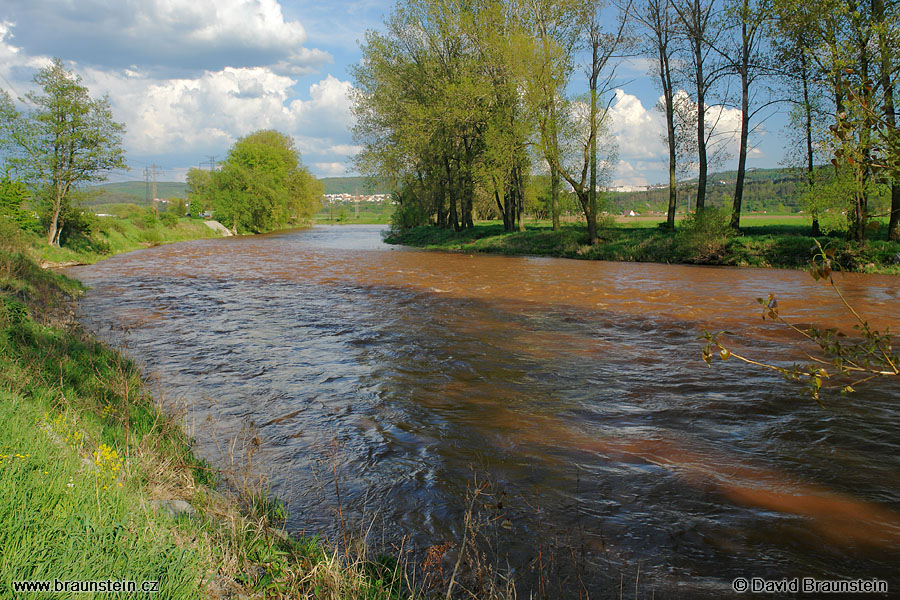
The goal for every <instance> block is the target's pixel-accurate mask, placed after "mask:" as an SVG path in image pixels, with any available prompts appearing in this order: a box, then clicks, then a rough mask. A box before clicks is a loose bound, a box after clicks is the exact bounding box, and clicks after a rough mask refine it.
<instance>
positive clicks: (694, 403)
mask: <svg viewBox="0 0 900 600" xmlns="http://www.w3.org/2000/svg"><path fill="white" fill-rule="evenodd" d="M379 233H380V230H379V229H378V228H377V227H365V226H361V227H343V228H315V229H312V230H308V231H299V232H289V233H283V234H277V235H270V236H262V237H254V238H236V239H234V238H232V239H221V240H203V241H198V242H190V243H183V244H177V245H173V246H164V247H158V248H153V249H148V250H144V251H139V252H134V253H131V254H128V255H123V256H120V257H116V258H113V259H110V260H107V261H105V262H103V263H100V264H98V265H93V266H87V267H78V268H73V269H70V270H69V273H70V274H71V275H73V276H75V277H78V278H80V279H82V280H83V281H84V282H85V283H87V284H89V285H91V286H92V287H93V289H92V290H91V291H90V292H89V293H88V294H87V296H86V298H85V299H84V300H83V302H82V310H83V314H84V317H83V319H84V321H85V322H86V324H87V325H88V326H89V327H91V328H92V329H94V330H95V331H98V332H100V333H101V335H104V336H107V337H108V338H109V339H111V340H116V339H121V335H122V330H123V328H125V329H126V330H127V340H128V344H129V347H130V349H131V351H132V352H133V353H134V354H135V355H136V356H137V357H138V358H139V359H141V360H142V361H143V362H144V363H145V365H146V368H147V369H148V370H149V371H150V372H151V373H153V372H158V373H159V375H160V378H161V381H162V385H163V388H164V389H165V390H166V393H167V394H168V395H169V396H177V397H180V398H183V399H184V401H185V402H186V403H187V406H188V408H189V412H188V424H189V425H192V424H193V426H194V430H193V431H194V433H195V435H196V436H197V438H198V447H199V451H200V452H201V453H202V454H204V455H205V456H207V457H210V458H211V459H213V460H214V461H215V460H217V459H221V458H220V457H221V454H222V452H221V446H222V444H221V441H222V440H224V439H227V438H228V437H229V436H233V435H234V434H235V433H236V432H238V431H239V430H240V429H241V428H242V427H243V426H245V425H246V424H247V423H250V422H252V423H254V424H255V425H256V426H257V427H258V432H259V436H260V438H261V439H262V440H263V447H264V451H263V452H264V456H265V460H266V461H267V464H268V465H269V466H270V467H271V471H272V473H273V476H274V477H275V484H276V485H275V491H276V492H277V493H279V494H281V495H283V496H284V497H287V498H288V499H290V508H291V514H292V516H291V520H290V521H289V528H291V529H292V530H296V531H301V530H302V531H307V532H311V531H322V532H325V533H326V534H328V535H331V536H334V535H335V532H336V529H335V524H334V523H335V521H334V518H333V517H334V512H333V511H334V510H335V508H336V501H335V498H334V493H333V489H332V488H331V487H330V486H329V484H328V482H329V481H330V469H331V463H330V462H329V461H330V460H331V459H330V458H329V457H330V455H331V451H332V450H331V449H332V448H333V447H334V443H335V442H337V445H338V448H339V449H338V452H337V458H336V460H338V461H339V463H340V465H339V466H340V473H341V480H342V482H341V492H342V500H344V502H345V504H344V507H343V510H344V515H345V517H346V516H347V515H350V516H351V517H352V518H353V519H355V522H357V523H359V524H363V523H370V522H372V521H373V520H375V521H376V522H378V523H384V524H389V526H387V527H385V534H384V535H385V536H386V540H387V541H388V542H399V540H400V539H401V538H402V537H403V536H407V538H408V540H409V541H408V542H407V543H411V544H412V545H413V546H414V547H417V548H424V547H426V546H428V545H431V544H437V543H441V542H444V541H452V540H457V541H458V540H459V539H460V538H461V528H462V523H463V513H464V511H465V498H466V489H467V483H468V482H470V481H471V480H472V478H473V473H476V472H477V473H479V474H480V475H479V477H485V476H486V477H488V478H489V479H490V480H491V481H492V482H493V484H494V485H495V487H496V488H497V489H500V490H502V491H503V494H504V495H503V497H504V501H503V504H504V508H503V511H504V519H508V521H509V526H508V527H506V528H504V529H503V530H502V531H501V534H500V535H501V538H502V539H500V540H499V543H500V544H501V546H502V548H503V550H502V551H503V552H504V553H505V554H508V555H509V557H510V563H511V564H512V566H513V568H515V569H516V574H517V577H518V578H519V580H520V581H521V582H522V585H523V587H524V588H527V587H529V586H530V585H532V583H533V581H532V580H530V579H529V578H530V577H533V574H531V573H532V570H531V569H530V565H531V563H532V561H534V560H535V559H536V557H537V552H538V544H537V540H546V539H550V538H551V537H554V536H557V535H559V536H568V539H572V540H576V542H575V543H577V544H578V546H579V552H581V553H582V554H580V557H581V558H580V560H581V561H582V562H583V564H584V565H585V569H586V570H585V572H584V573H583V574H582V576H583V581H584V582H585V585H586V586H587V587H588V588H589V589H590V591H591V594H592V596H593V597H604V596H605V595H615V594H610V593H609V591H610V590H611V589H614V590H615V591H616V594H617V593H618V587H617V586H618V582H619V571H620V570H622V571H624V572H626V573H629V574H630V575H629V577H631V576H633V574H634V572H635V570H636V569H637V568H640V571H641V575H640V577H641V581H643V582H645V586H646V587H645V588H642V591H643V592H646V593H647V594H648V595H649V594H651V593H653V594H655V595H656V597H658V598H662V597H667V596H668V595H679V594H684V593H687V592H689V593H690V594H691V595H693V596H697V595H701V596H703V595H710V596H715V595H720V594H721V593H722V592H723V591H725V592H727V591H730V590H731V587H730V582H731V580H732V579H733V578H734V577H737V576H748V577H767V578H781V577H795V576H810V577H815V576H819V577H823V576H828V577H829V578H835V577H846V578H872V577H882V578H886V579H888V580H889V581H891V578H892V577H894V575H893V574H894V571H895V568H896V567H897V565H898V564H900V551H898V548H900V425H898V420H897V411H898V409H897V407H896V399H897V389H896V384H895V383H894V384H880V385H879V386H873V387H869V388H867V389H865V390H864V391H862V392H861V393H859V394H857V395H855V396H853V397H850V398H845V399H841V398H834V399H832V400H831V401H830V402H829V407H828V408H827V409H826V410H823V409H821V408H819V407H818V406H816V405H815V404H814V403H812V402H810V401H809V400H808V399H806V398H803V397H802V396H800V395H799V394H798V393H797V392H796V390H793V389H792V388H790V387H788V386H786V385H785V383H784V382H783V381H782V380H781V379H780V378H779V377H778V376H774V375H770V374H769V373H763V372H759V371H754V370H750V369H747V368H745V367H742V366H741V365H735V364H733V363H731V362H730V363H728V364H725V365H722V364H717V365H715V367H714V368H713V369H708V368H707V367H706V365H705V364H704V363H703V362H702V361H701V360H700V355H699V349H700V345H699V342H697V341H696V337H697V335H698V333H699V332H700V331H701V330H702V329H704V328H707V329H713V330H723V329H728V330H731V331H740V332H741V334H742V336H743V338H742V339H743V340H748V341H747V343H748V345H750V346H751V347H752V348H753V350H752V352H754V353H756V354H758V355H762V356H763V357H777V356H778V354H779V352H781V350H780V347H781V345H782V344H784V342H785V341H787V340H790V339H791V338H790V336H789V335H787V334H786V333H785V332H784V331H783V330H782V329H780V328H778V327H777V326H776V325H774V324H772V323H770V322H763V321H762V320H761V319H760V318H759V312H758V310H757V307H756V304H755V301H754V299H755V298H756V297H758V296H765V295H766V294H768V293H769V292H773V293H775V294H776V296H777V297H778V298H779V305H780V306H781V310H782V313H783V314H785V315H793V316H795V317H796V319H795V320H796V321H800V322H804V323H819V324H826V323H840V324H842V325H845V326H846V325H849V322H848V321H847V320H846V315H845V314H844V313H843V312H842V310H841V307H840V305H839V304H838V302H837V301H836V298H835V297H834V296H833V293H832V292H830V291H829V290H828V289H827V288H826V287H825V286H824V285H822V284H816V283H815V282H813V280H812V279H811V278H810V277H809V276H807V275H805V274H803V273H799V272H795V271H762V270H752V269H746V270H734V269H721V268H704V267H686V266H667V265H655V264H629V263H599V262H582V261H571V260H559V259H543V258H527V257H526V258H514V257H500V256H468V255H463V254H442V253H426V252H419V251H412V250H406V249H399V248H390V247H387V246H385V245H383V244H382V243H381V242H380V236H379ZM841 286H842V289H843V290H845V294H846V295H847V297H848V299H849V300H850V301H851V302H852V303H853V304H854V305H855V306H857V307H858V308H859V309H860V310H861V311H864V313H865V314H867V315H870V316H871V318H872V321H873V324H874V325H875V326H878V327H884V326H885V325H887V324H889V323H890V322H891V320H892V319H894V314H895V312H894V307H895V306H896V305H897V301H898V286H897V284H896V279H893V278H889V277H877V276H846V277H844V278H843V280H842V281H841ZM795 352H799V350H797V351H795ZM798 356H802V354H795V355H794V356H789V357H788V360H793V359H794V358H797V357H798ZM209 421H212V422H213V425H214V426H210V425H208V422H209ZM211 431H213V432H215V434H212V433H210V432H211ZM217 442H218V444H217ZM379 537H380V534H379ZM610 581H612V582H613V583H614V584H615V587H610V586H611V584H610ZM896 583H897V584H900V582H896ZM572 585H573V586H574V583H572ZM572 589H573V590H574V589H575V588H574V587H573V588H572Z"/></svg>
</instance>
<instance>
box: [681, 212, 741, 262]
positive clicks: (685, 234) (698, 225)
mask: <svg viewBox="0 0 900 600" xmlns="http://www.w3.org/2000/svg"><path fill="white" fill-rule="evenodd" d="M729 220H730V215H729V213H728V212H727V211H726V210H725V209H722V208H711V207H706V208H705V209H704V210H701V211H697V212H693V213H690V214H689V215H687V216H686V217H685V218H684V219H683V220H682V221H681V226H680V227H679V228H678V233H677V234H676V247H677V248H678V252H679V253H680V254H681V255H682V256H689V257H692V260H693V261H695V262H701V263H703V262H710V261H712V260H715V259H716V258H719V257H721V256H722V255H723V254H724V253H725V247H726V244H727V243H728V239H729V238H730V237H732V236H733V235H734V234H735V232H734V229H732V228H731V226H730V224H729Z"/></svg>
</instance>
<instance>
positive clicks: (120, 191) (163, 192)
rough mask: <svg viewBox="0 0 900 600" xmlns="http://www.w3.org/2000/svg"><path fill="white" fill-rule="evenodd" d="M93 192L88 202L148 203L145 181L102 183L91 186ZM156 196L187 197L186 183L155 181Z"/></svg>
mask: <svg viewBox="0 0 900 600" xmlns="http://www.w3.org/2000/svg"><path fill="white" fill-rule="evenodd" d="M92 191H93V192H94V194H93V195H92V197H91V198H90V199H89V200H88V201H87V203H88V204H138V205H141V204H149V200H148V192H147V183H146V182H144V181H123V182H121V183H104V184H102V185H97V186H94V187H93V188H92ZM156 197H157V198H178V197H180V198H187V184H186V183H180V182H177V181H158V182H156Z"/></svg>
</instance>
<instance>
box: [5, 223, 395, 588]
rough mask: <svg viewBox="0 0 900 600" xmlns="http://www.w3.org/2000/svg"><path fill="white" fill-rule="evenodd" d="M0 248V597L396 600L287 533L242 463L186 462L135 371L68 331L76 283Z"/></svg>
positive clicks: (376, 575)
mask: <svg viewBox="0 0 900 600" xmlns="http://www.w3.org/2000/svg"><path fill="white" fill-rule="evenodd" d="M201 227H202V224H201ZM6 233H10V232H6V231H4V234H6ZM0 237H2V241H0V523H2V524H3V525H2V526H0V548H3V553H2V554H0V590H3V592H2V593H0V595H2V596H5V595H6V594H11V595H15V594H16V591H20V590H19V589H18V588H16V586H17V585H18V583H17V582H19V583H21V582H26V581H27V582H50V583H49V585H54V580H58V581H64V582H73V583H71V584H70V585H79V584H76V583H74V582H86V581H95V582H96V581H102V582H107V581H112V582H122V581H126V582H135V585H136V586H138V588H137V589H138V591H140V590H141V589H153V591H156V592H158V593H159V597H160V598H222V597H227V598H232V597H237V598H257V597H259V598H262V597H266V598H276V597H285V598H287V597H291V598H293V597H311V596H315V597H317V598H335V599H336V598H346V597H366V598H401V597H406V596H407V594H405V593H404V592H403V591H402V590H405V589H407V588H406V587H405V586H404V585H403V584H402V582H401V579H400V574H401V571H400V569H399V568H398V567H397V566H396V561H394V562H392V563H387V562H385V561H381V562H380V563H372V562H369V561H368V560H366V558H365V555H364V552H363V551H362V550H357V551H354V550H353V549H352V548H351V549H350V552H349V554H350V555H352V557H351V556H348V552H344V553H342V554H339V553H338V552H337V550H336V548H333V547H331V546H329V545H327V544H326V543H323V542H322V541H321V540H320V539H319V538H317V537H313V538H291V537H288V536H287V535H285V534H284V531H283V523H284V519H285V517H286V514H285V512H284V507H283V505H282V504H281V503H280V502H279V501H277V500H274V499H272V498H271V497H270V496H269V494H268V488H267V484H266V479H265V478H264V477H262V476H261V474H259V473H256V472H254V471H253V469H252V465H251V464H250V462H249V461H246V462H245V463H243V464H238V465H236V466H235V467H234V468H232V469H230V470H221V469H213V468H211V467H210V465H208V464H207V463H205V462H204V461H202V460H200V459H198V458H197V457H196V456H195V455H194V452H193V447H194V442H193V440H192V439H190V438H189V437H188V436H187V435H186V434H185V432H184V429H183V427H182V424H181V422H180V421H179V418H178V413H177V412H176V411H173V410H172V407H171V406H165V405H164V401H163V400H161V399H159V398H157V397H156V396H155V395H154V394H153V393H151V387H152V385H153V384H152V382H151V381H149V380H148V379H146V377H145V374H144V373H142V372H141V370H140V369H139V367H138V366H137V365H136V364H135V363H134V362H133V361H132V360H130V359H129V358H128V357H127V356H125V355H123V354H122V353H120V352H119V351H116V350H114V349H112V348H111V347H109V346H107V345H105V344H103V343H101V342H99V341H98V340H97V339H96V338H94V337H93V336H92V335H91V334H90V333H88V332H87V331H85V330H84V329H83V328H82V327H81V326H80V325H78V324H77V323H76V321H75V319H74V310H73V305H72V300H73V299H74V298H77V296H78V295H79V294H80V293H81V292H82V290H83V288H82V286H81V284H80V283H79V282H77V281H76V280H73V279H69V278H66V277H64V276H62V275H58V274H56V273H54V272H52V271H49V270H46V269H42V268H41V267H40V266H39V264H38V262H37V261H36V260H35V259H34V257H33V255H32V250H31V249H29V248H28V244H27V242H26V241H25V240H24V239H23V238H22V236H18V235H13V234H12V233H10V235H3V236H0ZM345 550H346V548H345ZM144 582H147V583H144ZM92 585H95V586H96V584H92ZM126 585H130V584H126ZM142 585H146V586H150V587H149V588H141V587H140V586H142ZM23 589H24V588H23ZM35 589H40V588H35ZM71 589H73V588H71V587H70V590H71ZM79 589H83V588H79ZM93 589H94V590H95V591H96V590H100V591H101V592H102V591H103V590H104V588H97V587H94V588H93ZM109 589H110V590H111V589H112V588H109ZM94 597H97V598H106V597H110V598H111V597H121V596H120V595H119V594H113V593H109V594H107V593H98V594H96V595H95V596H94Z"/></svg>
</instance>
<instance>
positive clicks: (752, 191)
mask: <svg viewBox="0 0 900 600" xmlns="http://www.w3.org/2000/svg"><path fill="white" fill-rule="evenodd" d="M819 168H821V167H819ZM830 175H831V172H830V169H828V168H825V169H823V170H822V176H824V177H829V176H830ZM736 178H737V171H722V172H720V173H712V174H710V175H709V179H708V183H707V188H706V203H707V206H722V207H727V208H730V207H731V203H732V200H733V197H734V184H735V180H736ZM804 185H805V176H804V175H803V174H801V173H799V172H792V171H788V170H786V169H752V170H749V171H747V173H746V176H745V179H744V197H743V209H744V210H745V211H747V212H762V211H768V212H796V211H799V210H802V207H801V206H800V195H801V193H802V191H803V187H804ZM696 190H697V180H696V179H693V180H691V181H685V182H683V183H682V184H681V185H679V188H678V210H684V209H686V208H687V204H688V203H689V202H693V200H694V198H695V196H696V193H697V191H696ZM609 200H610V201H611V203H612V205H613V210H614V211H617V212H618V211H623V212H627V211H629V210H634V211H635V212H647V211H656V212H665V210H666V207H667V206H668V202H669V189H668V187H662V188H658V189H652V190H647V191H636V192H611V193H610V194H609ZM691 208H693V206H691Z"/></svg>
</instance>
